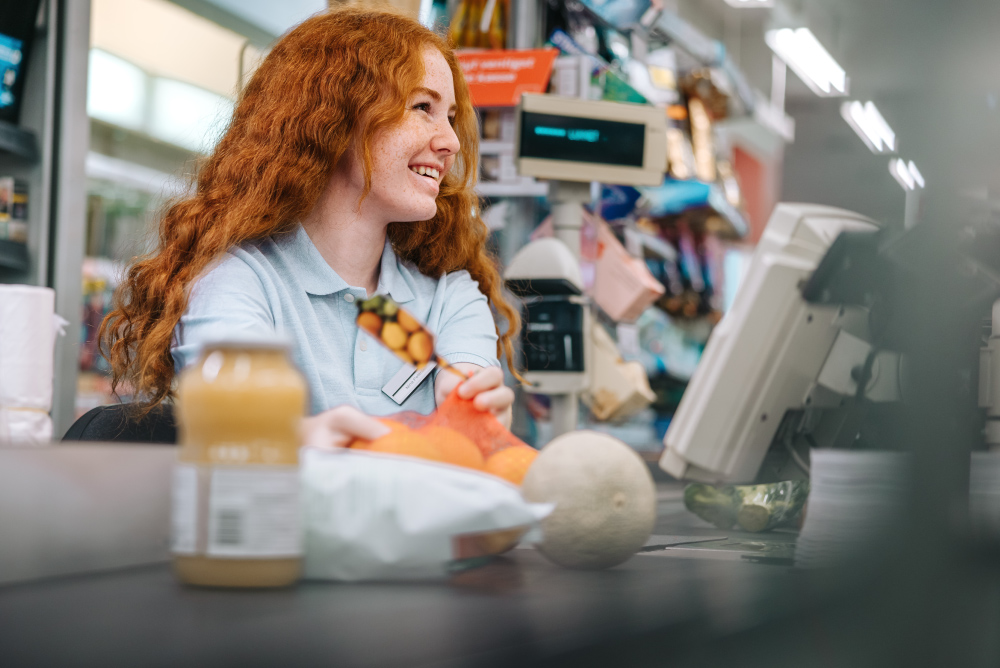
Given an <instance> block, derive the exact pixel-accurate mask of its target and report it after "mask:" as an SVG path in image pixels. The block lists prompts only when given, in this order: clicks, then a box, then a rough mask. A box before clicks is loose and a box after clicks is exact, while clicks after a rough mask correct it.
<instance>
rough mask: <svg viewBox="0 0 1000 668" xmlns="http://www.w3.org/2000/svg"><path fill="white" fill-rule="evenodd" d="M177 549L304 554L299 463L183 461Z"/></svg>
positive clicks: (178, 478)
mask: <svg viewBox="0 0 1000 668" xmlns="http://www.w3.org/2000/svg"><path fill="white" fill-rule="evenodd" d="M172 550H173V552H174V553H175V554H204V555H206V556H209V557H219V558H226V559H284V558H294V557H301V556H302V530H301V522H300V507H299V470H298V467H289V466H281V467H269V466H210V467H209V466H194V465H183V464H182V465H178V466H177V467H176V469H175V472H174V498H173V545H172Z"/></svg>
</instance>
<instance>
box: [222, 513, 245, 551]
mask: <svg viewBox="0 0 1000 668" xmlns="http://www.w3.org/2000/svg"><path fill="white" fill-rule="evenodd" d="M215 527H216V533H215V542H216V543H218V544H219V545H226V546H236V545H243V543H244V539H243V513H242V512H240V511H239V510H233V509H228V508H227V509H224V510H220V511H219V514H218V515H217V516H216V523H215Z"/></svg>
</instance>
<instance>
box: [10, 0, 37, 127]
mask: <svg viewBox="0 0 1000 668" xmlns="http://www.w3.org/2000/svg"><path fill="white" fill-rule="evenodd" d="M39 3H40V0H0V120H3V121H8V122H10V123H17V122H18V117H19V115H20V109H21V97H22V94H21V91H22V89H23V88H24V77H25V74H26V69H27V66H28V56H29V52H30V51H31V42H32V38H33V37H34V36H35V30H36V27H35V26H36V23H37V19H38V5H39Z"/></svg>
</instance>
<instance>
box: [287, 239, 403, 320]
mask: <svg viewBox="0 0 1000 668" xmlns="http://www.w3.org/2000/svg"><path fill="white" fill-rule="evenodd" d="M283 241H284V244H283V245H285V246H286V248H287V250H288V251H289V252H290V254H291V256H292V262H290V263H289V269H290V271H291V272H292V274H293V275H294V276H295V278H296V279H297V280H298V282H299V284H300V285H301V286H302V287H303V289H304V290H305V291H306V292H307V293H309V294H311V295H316V296H321V295H332V294H335V293H337V292H341V291H342V290H347V289H349V288H351V287H352V286H350V285H348V283H347V281H345V280H344V279H343V278H341V277H340V274H338V273H337V272H336V271H334V270H333V267H331V266H330V265H329V264H327V262H326V260H325V259H324V258H323V255H322V254H320V252H319V249H317V248H316V245H315V244H313V242H312V239H310V238H309V234H308V233H306V231H305V228H303V227H302V225H298V226H296V228H295V231H294V232H293V233H291V234H289V235H288V237H287V238H286V239H284V240H283ZM377 290H378V293H379V294H386V293H388V294H389V296H390V297H392V298H393V299H394V300H396V301H397V302H399V303H405V302H408V301H412V300H413V292H412V291H411V290H410V287H409V285H408V284H407V282H406V279H405V277H404V276H403V274H402V273H401V271H400V267H399V259H398V258H397V257H396V253H395V252H394V251H393V250H392V244H391V243H390V242H389V240H388V239H386V240H385V247H384V248H383V249H382V262H381V266H380V269H379V277H378V288H377ZM369 296H370V295H369Z"/></svg>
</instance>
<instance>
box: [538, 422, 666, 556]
mask: <svg viewBox="0 0 1000 668" xmlns="http://www.w3.org/2000/svg"><path fill="white" fill-rule="evenodd" d="M521 492H522V494H523V495H524V498H525V499H526V500H528V501H531V502H539V503H554V504H556V508H555V510H554V511H553V512H552V514H551V515H549V516H548V517H546V518H545V519H544V520H542V532H543V534H544V538H543V540H542V542H541V543H540V544H539V545H538V546H537V547H538V549H539V550H540V551H541V552H542V554H544V555H545V556H546V557H548V558H549V559H550V560H551V561H553V562H555V563H557V564H559V565H560V566H565V567H567V568H583V569H597V568H610V567H611V566H616V565H618V564H620V563H622V562H623V561H625V560H627V559H628V558H629V557H631V556H632V555H633V554H635V553H636V552H638V551H639V548H641V547H642V546H643V545H644V544H645V543H646V541H647V540H649V535H650V534H651V533H652V531H653V525H654V524H655V522H656V488H655V486H654V485H653V478H652V476H651V475H650V473H649V469H648V468H646V464H645V463H644V462H643V461H642V459H641V458H640V457H639V455H638V454H637V453H636V452H635V451H634V450H633V449H632V448H630V447H628V446H627V445H625V444H624V443H622V442H621V441H619V440H618V439H616V438H612V437H611V436H608V435H606V434H601V433H599V432H596V431H573V432H570V433H568V434H563V435H562V436H559V437H558V438H555V439H553V440H552V441H551V442H550V443H549V444H548V445H546V446H545V447H544V448H543V449H542V451H541V453H539V455H538V458H537V459H535V462H534V463H533V464H532V465H531V468H530V469H528V473H527V475H526V476H525V477H524V483H523V484H522V487H521Z"/></svg>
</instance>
